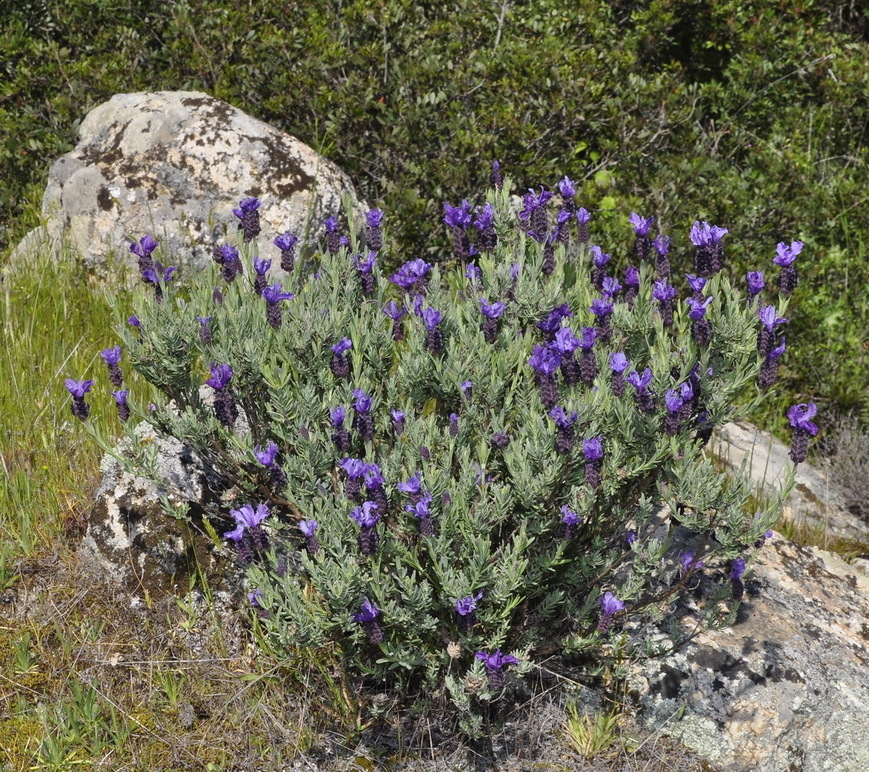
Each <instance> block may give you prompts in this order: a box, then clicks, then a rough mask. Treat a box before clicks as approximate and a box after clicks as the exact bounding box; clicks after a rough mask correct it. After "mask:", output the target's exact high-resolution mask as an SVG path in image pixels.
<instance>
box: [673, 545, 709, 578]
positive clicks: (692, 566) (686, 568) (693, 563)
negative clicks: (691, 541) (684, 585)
mask: <svg viewBox="0 0 869 772" xmlns="http://www.w3.org/2000/svg"><path fill="white" fill-rule="evenodd" d="M679 564H680V565H681V567H682V574H683V575H684V574H688V573H691V572H692V571H699V570H700V569H701V568H703V565H704V563H703V561H702V560H697V557H696V556H695V554H694V550H683V551H682V552H680V553H679Z"/></svg>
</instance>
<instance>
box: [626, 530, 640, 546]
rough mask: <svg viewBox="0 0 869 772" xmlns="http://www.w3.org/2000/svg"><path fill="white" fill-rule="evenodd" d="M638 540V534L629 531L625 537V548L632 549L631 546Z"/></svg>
mask: <svg viewBox="0 0 869 772" xmlns="http://www.w3.org/2000/svg"><path fill="white" fill-rule="evenodd" d="M636 540H637V534H636V532H634V531H628V532H627V534H626V535H625V546H626V547H628V548H629V549H630V547H631V545H632V544H634V542H636Z"/></svg>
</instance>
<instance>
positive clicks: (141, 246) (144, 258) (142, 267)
mask: <svg viewBox="0 0 869 772" xmlns="http://www.w3.org/2000/svg"><path fill="white" fill-rule="evenodd" d="M157 246H158V245H157V240H156V239H155V238H154V237H153V236H151V235H150V234H147V235H145V236H143V237H142V238H141V239H139V241H134V242H133V243H132V244H130V252H132V253H133V254H134V255H136V256H137V257H138V258H139V261H138V262H139V271H140V272H144V271H146V270H148V269H149V268H153V267H154V260H153V258H152V257H151V253H152V252H153V251H154V250H155V249H157Z"/></svg>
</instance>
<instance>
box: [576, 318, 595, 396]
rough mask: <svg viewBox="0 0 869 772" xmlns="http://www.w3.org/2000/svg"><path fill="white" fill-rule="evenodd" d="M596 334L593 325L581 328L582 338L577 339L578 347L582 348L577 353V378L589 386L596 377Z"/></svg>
mask: <svg viewBox="0 0 869 772" xmlns="http://www.w3.org/2000/svg"><path fill="white" fill-rule="evenodd" d="M597 335H598V333H597V329H596V328H595V327H583V328H582V338H581V339H580V341H579V347H580V348H581V349H582V353H581V354H580V355H579V378H580V380H581V381H582V382H583V383H584V384H585V385H586V386H591V385H592V384H593V383H594V379H595V378H596V377H597V359H596V357H595V355H594V344H595V341H596V340H597Z"/></svg>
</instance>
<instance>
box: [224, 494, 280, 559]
mask: <svg viewBox="0 0 869 772" xmlns="http://www.w3.org/2000/svg"><path fill="white" fill-rule="evenodd" d="M229 514H230V515H232V516H233V517H234V518H235V523H236V525H235V528H234V529H233V530H231V531H227V532H226V533H224V534H223V536H224V538H226V539H230V540H231V541H234V542H235V547H236V553H237V554H238V556H239V558H240V559H241V561H242V562H243V563H246V564H249V563H251V562H252V561H253V558H254V556H255V555H256V554H257V553H259V554H262V553H263V552H265V550H266V549H267V548H268V539H267V537H266V534H265V531H264V530H263V528H262V523H263V521H264V520H265V519H266V518H267V517H268V516H269V508H268V507H267V506H266V505H265V504H257V506H256V509H254V508H253V507H252V506H251V505H250V504H245V505H244V506H242V507H241V509H231V510H229Z"/></svg>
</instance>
